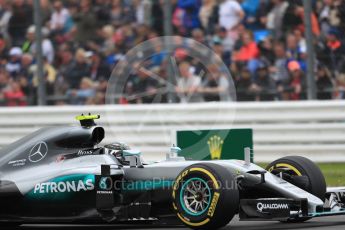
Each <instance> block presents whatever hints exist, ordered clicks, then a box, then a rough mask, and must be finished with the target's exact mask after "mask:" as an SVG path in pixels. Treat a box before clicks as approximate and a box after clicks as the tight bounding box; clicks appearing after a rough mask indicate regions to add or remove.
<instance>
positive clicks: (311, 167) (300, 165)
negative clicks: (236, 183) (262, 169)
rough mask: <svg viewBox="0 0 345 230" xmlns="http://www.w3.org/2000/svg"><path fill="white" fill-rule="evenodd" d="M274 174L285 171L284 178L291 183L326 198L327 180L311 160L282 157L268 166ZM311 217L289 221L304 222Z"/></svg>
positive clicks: (298, 157) (268, 169) (322, 198)
mask: <svg viewBox="0 0 345 230" xmlns="http://www.w3.org/2000/svg"><path fill="white" fill-rule="evenodd" d="M266 170H267V171H269V172H271V173H273V174H276V175H278V174H280V173H283V178H284V179H285V180H286V181H288V182H289V183H291V184H293V185H295V186H297V187H299V188H301V189H303V190H305V191H307V192H309V193H311V194H313V195H314V196H316V197H318V198H320V199H321V200H322V201H324V200H325V195H326V190H327V186H326V180H325V177H324V175H323V173H322V172H321V170H320V168H319V167H318V166H317V165H316V164H315V163H314V162H312V161H311V160H309V159H307V158H305V157H301V156H287V157H283V158H280V159H278V160H276V161H274V162H272V163H271V164H269V165H268V166H267V168H266ZM308 219H310V218H296V219H289V220H288V222H304V221H306V220H308Z"/></svg>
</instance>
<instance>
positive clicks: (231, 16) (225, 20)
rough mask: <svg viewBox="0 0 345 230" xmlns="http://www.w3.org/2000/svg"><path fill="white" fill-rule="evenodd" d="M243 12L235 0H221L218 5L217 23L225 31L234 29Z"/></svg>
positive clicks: (241, 18)
mask: <svg viewBox="0 0 345 230" xmlns="http://www.w3.org/2000/svg"><path fill="white" fill-rule="evenodd" d="M244 16H245V14H244V11H243V9H242V7H241V5H240V4H239V3H238V2H237V0H223V2H222V3H221V4H220V6H219V25H220V26H221V27H224V28H225V29H226V30H227V31H232V30H235V29H236V27H237V26H238V25H239V24H240V22H241V21H242V20H243V18H244Z"/></svg>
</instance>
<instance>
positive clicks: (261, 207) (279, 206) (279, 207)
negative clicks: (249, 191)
mask: <svg viewBox="0 0 345 230" xmlns="http://www.w3.org/2000/svg"><path fill="white" fill-rule="evenodd" d="M256 208H257V209H258V211H259V212H263V210H284V209H289V208H290V207H289V205H288V204H278V203H275V204H274V203H273V204H263V203H261V202H259V203H258V204H257V205H256Z"/></svg>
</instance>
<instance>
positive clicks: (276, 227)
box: [1, 216, 345, 230]
mask: <svg viewBox="0 0 345 230" xmlns="http://www.w3.org/2000/svg"><path fill="white" fill-rule="evenodd" d="M7 229H11V228H2V229H1V230H7ZM12 229H13V228H12ZM17 229H20V230H46V229H47V230H81V229H82V230H103V229H104V230H111V229H114V230H118V229H133V230H144V229H155V230H163V229H181V230H187V228H183V227H169V228H168V227H154V228H152V226H150V227H145V226H136V227H134V226H118V225H24V226H21V227H20V228H17ZM223 229H224V230H227V229H228V230H269V229H270V230H286V229H296V230H311V229H316V230H345V216H334V217H323V218H316V219H313V220H309V221H308V222H305V223H299V224H286V223H279V222H273V221H268V222H261V221H260V222H257V221H250V222H248V221H245V222H240V221H238V218H237V217H235V218H234V219H233V220H232V221H231V223H230V224H229V225H228V226H227V227H225V228H223Z"/></svg>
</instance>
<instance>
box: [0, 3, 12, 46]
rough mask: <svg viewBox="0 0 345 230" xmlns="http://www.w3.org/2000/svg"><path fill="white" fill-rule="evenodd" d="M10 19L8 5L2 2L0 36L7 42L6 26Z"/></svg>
mask: <svg viewBox="0 0 345 230" xmlns="http://www.w3.org/2000/svg"><path fill="white" fill-rule="evenodd" d="M11 17H12V12H11V9H10V4H9V3H8V2H7V1H2V2H1V3H0V34H2V36H3V37H4V38H5V39H6V40H7V41H9V40H10V38H9V34H8V25H9V21H10V19H11Z"/></svg>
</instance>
